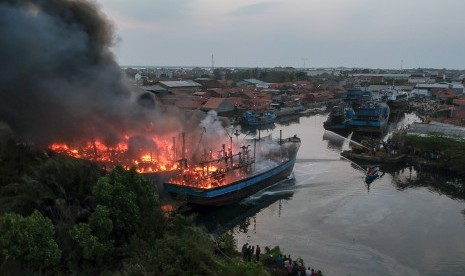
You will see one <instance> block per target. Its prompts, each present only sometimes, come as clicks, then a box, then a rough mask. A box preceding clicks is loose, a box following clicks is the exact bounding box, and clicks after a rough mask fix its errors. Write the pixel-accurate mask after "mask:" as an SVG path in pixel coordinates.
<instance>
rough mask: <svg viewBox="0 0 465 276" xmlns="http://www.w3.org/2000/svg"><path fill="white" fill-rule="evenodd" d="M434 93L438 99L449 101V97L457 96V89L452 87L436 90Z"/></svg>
mask: <svg viewBox="0 0 465 276" xmlns="http://www.w3.org/2000/svg"><path fill="white" fill-rule="evenodd" d="M433 94H434V96H435V97H436V98H437V99H439V100H441V101H447V100H448V99H455V98H457V92H455V90H452V89H443V90H439V91H437V92H434V93H433Z"/></svg>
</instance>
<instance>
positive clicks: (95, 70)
mask: <svg viewBox="0 0 465 276" xmlns="http://www.w3.org/2000/svg"><path fill="white" fill-rule="evenodd" d="M0 39H1V42H0V60H1V61H2V62H1V65H2V67H1V71H0V89H1V90H0V121H3V122H5V123H6V124H7V125H9V127H10V128H11V129H12V130H13V131H14V132H15V133H16V134H17V135H19V136H21V137H23V138H24V139H26V140H28V141H30V142H34V143H36V144H39V145H43V146H46V145H48V144H49V143H50V142H52V141H67V142H73V141H79V140H82V139H89V137H92V138H94V139H100V140H102V141H104V142H105V143H106V144H108V145H112V144H115V143H117V142H118V141H119V140H120V139H121V135H122V134H123V133H124V134H128V135H131V136H133V135H146V134H155V133H161V132H178V131H180V129H182V123H181V122H182V121H183V118H180V115H179V114H178V112H176V111H170V110H166V109H165V108H162V107H160V105H159V104H158V103H157V102H156V101H155V99H154V97H153V96H152V95H151V94H149V93H146V92H143V91H132V90H134V89H133V88H130V86H129V85H128V84H127V83H126V81H125V79H124V77H123V73H122V71H121V70H120V68H119V66H118V64H117V63H116V62H115V59H114V56H113V54H112V52H111V51H110V47H111V46H112V45H113V42H114V37H113V30H112V26H111V25H110V24H109V23H108V22H107V20H106V19H105V16H104V15H103V14H102V13H101V12H100V11H99V9H98V7H97V6H96V4H95V3H94V2H90V1H84V0H47V1H44V0H23V1H13V0H11V1H9V0H0ZM161 116H163V119H162V120H161V119H160V118H161Z"/></svg>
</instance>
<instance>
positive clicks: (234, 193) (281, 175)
mask: <svg viewBox="0 0 465 276" xmlns="http://www.w3.org/2000/svg"><path fill="white" fill-rule="evenodd" d="M295 160H296V158H295V156H294V157H293V158H292V159H290V160H287V161H285V162H283V163H282V164H279V165H278V166H276V167H273V168H272V169H270V170H267V171H265V172H262V173H259V174H256V175H252V176H250V177H248V178H246V179H242V180H239V181H236V182H233V183H231V184H228V185H225V186H221V187H217V188H213V189H202V188H194V187H189V186H185V185H179V184H174V183H164V188H165V190H166V191H167V192H169V193H171V194H172V195H175V196H176V197H178V198H183V197H185V199H186V200H187V203H190V204H194V205H205V206H225V205H229V204H232V203H236V202H238V201H240V200H242V199H244V198H246V197H248V196H250V195H253V194H255V193H256V192H258V191H260V190H263V189H265V188H267V187H269V186H272V185H273V184H275V183H277V182H278V181H281V180H283V179H286V178H287V177H288V176H289V175H290V174H291V173H292V170H293V168H294V164H295Z"/></svg>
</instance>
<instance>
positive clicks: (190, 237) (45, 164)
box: [0, 133, 268, 275]
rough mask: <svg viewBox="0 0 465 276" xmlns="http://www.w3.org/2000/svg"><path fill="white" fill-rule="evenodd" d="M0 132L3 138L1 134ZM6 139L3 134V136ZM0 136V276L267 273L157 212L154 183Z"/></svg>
mask: <svg viewBox="0 0 465 276" xmlns="http://www.w3.org/2000/svg"><path fill="white" fill-rule="evenodd" d="M0 134H1V133H0ZM0 136H1V135H0ZM3 138H4V137H3ZM3 138H2V137H0V248H1V250H0V274H3V275H5V274H7V273H8V274H25V275H27V274H92V275H93V274H107V273H108V274H109V273H112V274H113V273H118V274H131V275H132V274H137V275H146V274H149V275H266V274H268V273H267V271H266V270H265V268H264V267H263V266H262V265H261V264H259V263H247V262H243V261H242V260H241V258H240V257H238V256H237V252H235V244H234V240H233V239H232V237H231V236H230V235H227V234H225V235H223V236H222V237H221V240H222V241H223V243H222V246H223V248H222V249H223V252H224V253H225V254H226V255H227V256H228V257H225V256H226V255H225V254H221V255H217V254H215V250H214V248H215V247H214V242H213V241H212V238H211V237H210V236H209V235H208V234H207V233H206V232H205V231H203V230H202V229H200V228H198V227H197V226H195V224H194V223H193V218H192V217H189V216H184V215H181V214H176V213H172V214H170V215H168V214H166V213H164V212H163V211H162V210H161V208H160V207H161V206H160V202H159V200H158V197H157V194H156V190H155V187H154V184H153V183H152V182H150V181H148V180H147V179H145V178H144V177H143V176H141V175H139V174H137V173H136V172H135V170H129V171H126V170H124V169H123V168H122V167H116V168H115V169H114V170H113V171H112V172H111V173H106V172H105V171H102V170H100V169H99V168H98V167H97V166H95V164H92V163H90V162H86V161H83V160H76V159H70V158H67V157H63V156H54V155H52V154H50V153H46V152H44V151H40V150H37V149H36V148H34V147H31V146H28V145H26V144H23V143H18V142H16V141H15V140H14V139H3Z"/></svg>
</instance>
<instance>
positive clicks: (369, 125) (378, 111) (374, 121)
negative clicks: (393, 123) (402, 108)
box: [350, 101, 390, 133]
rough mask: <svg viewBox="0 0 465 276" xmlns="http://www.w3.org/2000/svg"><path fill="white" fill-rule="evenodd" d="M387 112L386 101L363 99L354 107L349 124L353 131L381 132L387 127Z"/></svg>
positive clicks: (388, 110)
mask: <svg viewBox="0 0 465 276" xmlns="http://www.w3.org/2000/svg"><path fill="white" fill-rule="evenodd" d="M389 114H390V109H389V106H388V105H387V104H386V103H384V102H375V101H364V102H362V103H361V104H360V105H358V106H355V107H354V116H353V117H352V119H351V121H350V125H351V128H352V130H353V131H354V132H367V133H382V132H384V131H385V130H386V129H387V125H388V119H389Z"/></svg>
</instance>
